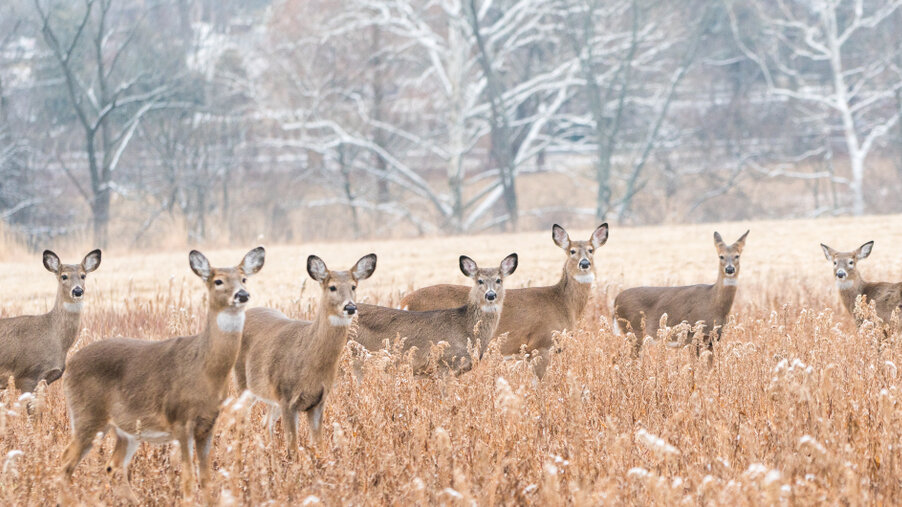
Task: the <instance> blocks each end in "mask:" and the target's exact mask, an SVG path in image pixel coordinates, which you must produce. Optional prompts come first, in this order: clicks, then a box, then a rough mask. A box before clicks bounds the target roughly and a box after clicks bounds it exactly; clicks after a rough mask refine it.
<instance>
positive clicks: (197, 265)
mask: <svg viewBox="0 0 902 507" xmlns="http://www.w3.org/2000/svg"><path fill="white" fill-rule="evenodd" d="M188 264H189V265H190V266H191V270H192V271H194V274H196V275H197V276H199V277H200V278H201V280H203V281H205V282H206V281H207V280H209V279H210V275H211V274H213V269H212V268H211V267H210V261H208V260H207V257H206V256H204V254H202V253H200V252H198V251H197V250H191V253H189V254H188Z"/></svg>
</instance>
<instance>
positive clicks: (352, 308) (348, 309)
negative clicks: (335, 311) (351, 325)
mask: <svg viewBox="0 0 902 507" xmlns="http://www.w3.org/2000/svg"><path fill="white" fill-rule="evenodd" d="M344 312H345V314H346V315H348V316H351V315H354V314H355V313H357V305H355V304H354V303H348V304H346V305H345V307H344Z"/></svg>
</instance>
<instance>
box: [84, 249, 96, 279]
mask: <svg viewBox="0 0 902 507" xmlns="http://www.w3.org/2000/svg"><path fill="white" fill-rule="evenodd" d="M81 267H82V268H84V270H85V273H90V272H92V271H94V270H95V269H97V268H98V267H100V249H99V248H98V249H96V250H92V251H91V252H90V253H89V254H88V255H85V258H84V259H83V260H82V261H81Z"/></svg>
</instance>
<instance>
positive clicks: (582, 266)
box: [579, 259, 592, 269]
mask: <svg viewBox="0 0 902 507" xmlns="http://www.w3.org/2000/svg"><path fill="white" fill-rule="evenodd" d="M591 267H592V263H591V262H589V259H580V261H579V269H589V268H591Z"/></svg>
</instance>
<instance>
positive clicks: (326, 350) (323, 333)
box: [307, 304, 352, 368]
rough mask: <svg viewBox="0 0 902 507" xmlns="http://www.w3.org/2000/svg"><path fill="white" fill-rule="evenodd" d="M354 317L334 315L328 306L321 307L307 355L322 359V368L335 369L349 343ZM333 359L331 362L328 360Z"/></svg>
mask: <svg viewBox="0 0 902 507" xmlns="http://www.w3.org/2000/svg"><path fill="white" fill-rule="evenodd" d="M351 320H352V317H345V316H343V315H333V314H332V313H330V311H329V308H328V307H327V305H326V304H322V305H320V308H319V312H317V314H316V320H314V321H313V326H312V329H311V331H312V336H310V337H308V340H309V342H308V347H309V348H308V349H307V353H308V354H309V355H310V357H316V358H322V359H323V360H324V362H323V364H322V366H323V367H326V368H335V366H336V365H337V364H338V358H339V357H340V356H341V351H342V349H343V348H344V347H345V345H347V343H348V330H349V329H350V326H351ZM328 358H332V360H331V361H329V360H327V359H328Z"/></svg>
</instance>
